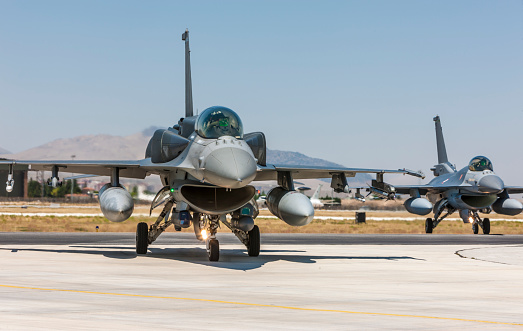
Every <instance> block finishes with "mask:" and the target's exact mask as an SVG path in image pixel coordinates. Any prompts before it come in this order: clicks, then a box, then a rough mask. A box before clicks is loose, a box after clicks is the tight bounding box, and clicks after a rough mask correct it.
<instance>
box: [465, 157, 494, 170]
mask: <svg viewBox="0 0 523 331" xmlns="http://www.w3.org/2000/svg"><path fill="white" fill-rule="evenodd" d="M469 170H471V171H484V170H492V171H493V169H492V162H490V160H489V159H488V158H486V157H484V156H476V157H475V158H473V159H472V160H471V161H470V163H469Z"/></svg>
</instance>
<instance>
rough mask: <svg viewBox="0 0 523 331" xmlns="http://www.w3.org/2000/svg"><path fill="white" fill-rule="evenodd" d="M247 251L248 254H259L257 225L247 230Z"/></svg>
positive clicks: (258, 230) (258, 229)
mask: <svg viewBox="0 0 523 331" xmlns="http://www.w3.org/2000/svg"><path fill="white" fill-rule="evenodd" d="M247 252H248V253H249V256H258V255H260V228H259V227H258V226H257V225H255V226H254V227H253V228H252V230H251V231H249V245H248V246H247Z"/></svg>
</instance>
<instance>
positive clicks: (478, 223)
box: [472, 212, 490, 234]
mask: <svg viewBox="0 0 523 331" xmlns="http://www.w3.org/2000/svg"><path fill="white" fill-rule="evenodd" d="M472 217H473V218H474V223H472V232H473V233H474V234H478V233H479V228H481V229H482V230H483V234H490V219H488V218H484V219H481V217H479V215H478V213H477V212H473V213H472Z"/></svg>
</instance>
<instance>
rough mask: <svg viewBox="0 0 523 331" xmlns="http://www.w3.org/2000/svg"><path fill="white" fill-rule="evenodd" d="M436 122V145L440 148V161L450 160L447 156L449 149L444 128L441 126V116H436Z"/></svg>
mask: <svg viewBox="0 0 523 331" xmlns="http://www.w3.org/2000/svg"><path fill="white" fill-rule="evenodd" d="M434 122H435V124H436V146H437V148H438V163H440V164H441V163H447V162H449V160H448V158H447V149H446V148H445V140H443V129H442V128H441V121H440V119H439V116H436V117H434Z"/></svg>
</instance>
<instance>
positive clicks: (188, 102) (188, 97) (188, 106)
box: [182, 29, 193, 117]
mask: <svg viewBox="0 0 523 331" xmlns="http://www.w3.org/2000/svg"><path fill="white" fill-rule="evenodd" d="M182 40H184V41H185V117H191V116H193V105H192V80H191V50H190V49H189V30H188V29H186V30H185V32H184V33H183V34H182Z"/></svg>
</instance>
